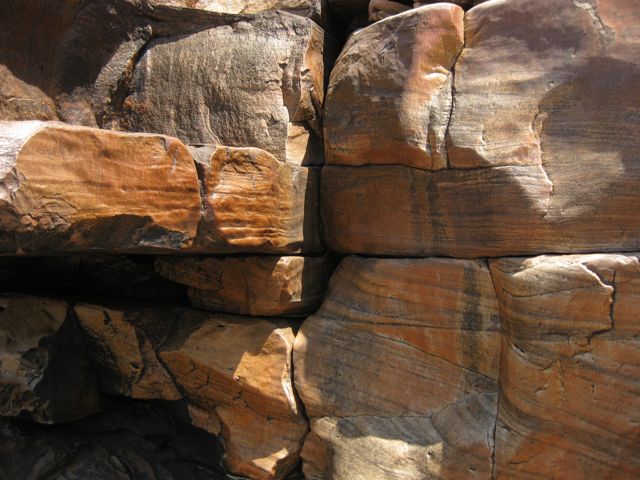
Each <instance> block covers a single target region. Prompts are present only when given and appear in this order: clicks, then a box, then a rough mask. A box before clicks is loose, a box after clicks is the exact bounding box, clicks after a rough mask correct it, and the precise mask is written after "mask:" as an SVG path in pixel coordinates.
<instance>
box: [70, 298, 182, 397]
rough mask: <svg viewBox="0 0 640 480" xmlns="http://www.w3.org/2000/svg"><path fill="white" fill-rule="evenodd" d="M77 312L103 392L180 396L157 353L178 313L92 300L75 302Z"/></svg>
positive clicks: (142, 395)
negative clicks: (122, 306)
mask: <svg viewBox="0 0 640 480" xmlns="http://www.w3.org/2000/svg"><path fill="white" fill-rule="evenodd" d="M74 311H75V313H76V316H77V318H78V322H79V323H80V326H81V327H82V329H83V330H84V332H85V333H86V335H87V337H88V339H89V347H90V348H89V357H90V358H91V360H92V361H93V363H94V364H95V365H96V367H97V371H98V372H99V375H98V378H99V379H100V386H101V388H102V390H103V391H104V392H106V393H110V394H113V395H123V396H127V397H131V398H138V399H148V400H158V399H159V400H179V399H180V398H182V395H181V394H180V392H179V391H178V389H177V387H176V385H175V383H174V382H173V379H172V378H171V376H170V375H169V374H168V373H167V371H166V369H165V368H164V366H163V365H162V363H161V362H160V360H159V359H158V356H157V353H156V351H157V349H158V348H159V347H160V346H161V345H162V344H163V343H164V342H165V341H166V340H167V337H168V335H169V334H170V333H171V329H172V327H173V322H174V321H175V318H176V317H178V316H179V312H176V311H175V310H173V311H172V310H169V311H167V312H164V311H158V310H154V309H150V308H149V309H146V310H145V309H142V310H140V309H134V310H128V309H126V308H124V309H118V308H107V307H101V306H97V305H89V304H79V305H76V306H75V307H74Z"/></svg>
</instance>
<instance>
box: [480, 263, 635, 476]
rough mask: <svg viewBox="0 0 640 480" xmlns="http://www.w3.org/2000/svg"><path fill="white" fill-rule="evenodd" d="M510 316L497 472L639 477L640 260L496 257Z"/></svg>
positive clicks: (505, 320) (505, 316)
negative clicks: (639, 307) (498, 258)
mask: <svg viewBox="0 0 640 480" xmlns="http://www.w3.org/2000/svg"><path fill="white" fill-rule="evenodd" d="M491 272H492V274H493V277H494V280H495V283H496V289H497V294H498V299H499V303H500V312H501V321H502V335H503V338H502V354H501V358H502V360H501V368H500V390H501V391H500V406H499V414H498V424H497V430H496V442H495V443H496V457H495V458H496V466H495V474H496V478H521V479H533V478H552V477H553V478H619V479H632V478H638V476H639V475H640V459H639V458H638V455H637V451H638V445H639V442H640V384H639V383H638V379H640V335H639V334H640V321H639V317H638V306H639V305H640V261H639V259H638V257H637V256H636V255H632V256H626V255H571V256H543V257H537V258H530V259H523V258H511V259H500V260H495V261H493V262H492V263H491Z"/></svg>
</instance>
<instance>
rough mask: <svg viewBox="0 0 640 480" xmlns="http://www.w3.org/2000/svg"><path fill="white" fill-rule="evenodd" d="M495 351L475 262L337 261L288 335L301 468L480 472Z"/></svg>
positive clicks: (487, 441) (367, 473) (377, 473)
mask: <svg viewBox="0 0 640 480" xmlns="http://www.w3.org/2000/svg"><path fill="white" fill-rule="evenodd" d="M499 349H500V336H499V325H498V305H497V302H496V297H495V292H494V289H493V284H492V282H491V276H490V274H489V269H488V267H487V265H486V263H483V262H480V261H465V260H444V259H443V260H438V259H424V260H416V259H412V260H410V259H387V260H384V259H361V258H356V257H348V258H346V259H345V260H343V262H342V263H341V265H340V267H338V270H337V271H336V273H335V275H334V277H333V279H332V281H331V284H330V288H329V291H328V293H327V297H326V300H325V301H324V303H323V305H322V307H321V308H320V310H319V311H318V313H317V314H316V315H314V316H312V317H310V318H309V319H307V320H306V321H305V323H304V324H303V325H302V328H301V329H300V332H299V333H298V336H297V337H296V344H295V350H294V363H295V383H296V389H297V391H298V393H299V394H300V396H301V398H302V401H303V402H304V405H305V410H306V413H307V415H308V416H309V417H311V418H312V424H311V426H312V434H311V436H310V437H309V439H308V440H307V441H306V443H305V448H304V450H303V458H304V460H305V466H304V468H305V474H306V475H308V476H309V477H310V478H336V479H338V478H363V479H364V478H380V479H382V478H415V479H419V478H425V476H426V475H428V473H429V472H431V473H433V472H436V471H437V472H439V474H440V475H441V477H438V478H460V477H459V476H456V475H459V474H460V472H461V471H465V472H466V471H467V470H468V471H469V472H470V473H469V475H471V476H470V477H468V478H486V476H487V475H489V474H490V471H491V455H492V451H493V449H492V444H491V438H492V431H493V425H494V423H495V415H496V408H497V405H496V400H497V396H496V394H497V388H498V386H497V380H498V362H499V353H500V350H499ZM416 417H417V419H416ZM463 424H467V425H466V427H465V429H464V432H465V433H464V434H461V433H456V428H455V425H463ZM367 435H369V436H372V437H376V438H379V439H380V440H372V442H373V443H370V442H369V441H368V440H365V439H364V437H366V436H367ZM459 435H460V436H459ZM360 437H363V438H360ZM443 439H446V440H443ZM443 443H446V444H447V446H446V450H447V451H446V452H445V453H446V456H444V457H443V451H442V448H443ZM438 444H439V446H438ZM372 445H373V446H372ZM403 445H404V447H403ZM409 445H412V447H409ZM371 448H373V449H374V451H376V455H374V456H373V457H371ZM438 449H439V450H438ZM453 452H458V453H455V454H454V453H453ZM416 457H418V458H422V459H423V460H425V462H424V463H423V462H421V461H418V460H415V458H416ZM371 458H375V460H374V461H371ZM412 458H414V460H412ZM428 458H431V460H428V461H427V460H426V459H428ZM461 459H465V460H464V461H463V463H461V461H462V460H461ZM466 462H468V463H466ZM365 465H366V466H365ZM394 465H401V466H400V467H398V468H397V469H396V468H392V467H393V466H394ZM461 469H462V470H461ZM389 470H391V471H392V472H393V475H394V476H392V477H385V475H387V474H389ZM320 472H325V474H327V472H333V476H332V477H323V476H321V475H320ZM336 472H341V473H340V474H338V473H336ZM354 475H355V476H354Z"/></svg>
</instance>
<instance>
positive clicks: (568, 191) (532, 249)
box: [322, 0, 640, 257]
mask: <svg viewBox="0 0 640 480" xmlns="http://www.w3.org/2000/svg"><path fill="white" fill-rule="evenodd" d="M545 7H546V8H544V9H541V8H539V5H537V4H535V3H533V2H529V1H526V0H513V1H509V2H504V1H491V2H487V3H483V4H482V5H479V6H478V7H475V8H473V9H471V10H470V11H469V12H468V13H467V14H466V17H465V47H464V48H463V50H462V53H461V54H460V57H459V59H458V61H457V62H456V64H455V66H454V68H453V70H454V72H455V73H454V77H455V80H454V86H453V111H452V114H451V118H450V122H449V127H448V133H447V137H448V140H447V152H448V153H447V165H448V168H446V169H442V170H438V171H433V172H432V171H429V170H424V169H423V168H424V167H422V168H421V169H418V168H407V166H408V165H411V166H413V167H416V165H412V164H411V162H410V161H408V159H410V157H408V156H407V155H396V156H393V155H389V156H388V158H387V163H394V165H389V166H380V167H374V166H369V167H362V168H349V169H347V168H344V167H341V168H338V167H331V168H327V169H325V171H324V172H323V182H322V189H323V191H322V199H323V209H324V218H325V222H326V230H327V241H328V244H329V246H330V247H331V248H332V249H334V250H337V251H340V252H345V253H365V254H377V255H382V254H388V255H411V256H429V255H443V256H460V257H478V256H505V255H518V254H522V255H525V254H526V255H529V254H537V253H545V252H560V253H577V252H585V251H604V252H615V251H628V250H634V249H637V248H639V247H640V242H639V241H638V239H639V238H640V222H638V221H637V219H638V216H637V215H636V214H635V212H638V211H640V197H639V196H638V195H636V194H635V192H636V191H637V190H638V188H639V187H640V163H639V162H638V161H637V158H638V156H639V155H640V122H639V121H638V120H637V119H638V114H639V112H640V97H638V96H637V95H635V93H634V92H635V91H636V90H637V88H638V85H640V62H639V61H638V57H637V56H636V55H635V54H634V52H635V49H636V47H637V44H638V42H639V39H640V30H639V29H638V27H637V25H639V24H640V23H639V22H637V21H636V20H637V19H639V18H640V4H636V3H633V2H624V5H623V4H621V3H620V2H615V1H608V0H600V1H598V2H595V3H594V2H565V1H563V0H552V1H551V2H549V3H548V4H545ZM423 8H426V9H428V8H436V7H435V6H434V7H423ZM420 10H421V9H416V12H418V11H420ZM549 11H553V12H554V14H553V15H550V14H549V13H548V12H549ZM623 11H624V14H622V13H621V12H623ZM411 13H413V12H411ZM403 15H407V14H402V15H400V16H398V17H394V19H389V20H385V21H383V22H382V23H381V25H383V24H384V23H385V22H387V21H392V20H395V19H396V18H399V17H402V16H403ZM374 27H376V26H374ZM374 27H369V28H374ZM378 28H379V27H378ZM366 30H367V29H365V30H364V31H363V32H365V31H366ZM363 32H361V34H362V33H363ZM363 68H365V67H364V66H363ZM365 71H366V72H367V73H368V74H370V75H373V73H372V72H373V71H374V68H373V67H372V66H368V67H367V69H366V70H365ZM370 72H371V73H370ZM356 78H357V77H356V76H355V75H354V76H352V77H351V79H350V81H351V82H355V81H356ZM399 96H400V97H401V95H399ZM399 104H402V103H401V102H399ZM329 105H330V102H329ZM328 109H329V110H330V107H328ZM343 113H344V115H345V116H347V114H348V112H347V111H346V109H343ZM395 113H396V114H398V115H399V116H401V114H402V110H401V109H397V110H396V111H395ZM383 123H384V124H385V128H386V123H385V122H383ZM387 123H388V122H387ZM326 128H327V134H326V136H327V139H330V138H331V135H332V133H331V128H332V123H331V122H330V121H329V120H327V123H326ZM388 131H389V134H388V135H386V138H387V139H390V138H393V137H392V134H391V133H392V132H393V129H388ZM384 135H385V130H384V129H383V130H380V132H379V134H378V137H380V136H384ZM379 141H381V140H379ZM369 162H375V160H369Z"/></svg>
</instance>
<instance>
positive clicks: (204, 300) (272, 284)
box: [155, 256, 335, 316]
mask: <svg viewBox="0 0 640 480" xmlns="http://www.w3.org/2000/svg"><path fill="white" fill-rule="evenodd" d="M334 263H335V261H334V260H333V259H332V258H330V257H326V256H322V257H302V256H234V257H170V256H166V257H158V258H157V259H156V261H155V266H156V270H157V271H158V272H159V273H160V274H161V275H162V276H163V277H165V278H167V279H168V280H171V281H173V282H176V283H179V284H182V285H186V286H188V287H189V288H188V295H189V300H190V302H191V305H192V306H194V307H196V308H199V309H202V310H211V311H221V312H229V313H238V314H242V315H297V316H300V315H305V314H311V313H313V312H315V310H317V308H318V307H319V306H320V302H321V301H322V299H323V297H324V292H325V289H326V286H327V283H328V282H329V276H330V275H331V271H332V270H333V267H334Z"/></svg>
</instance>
